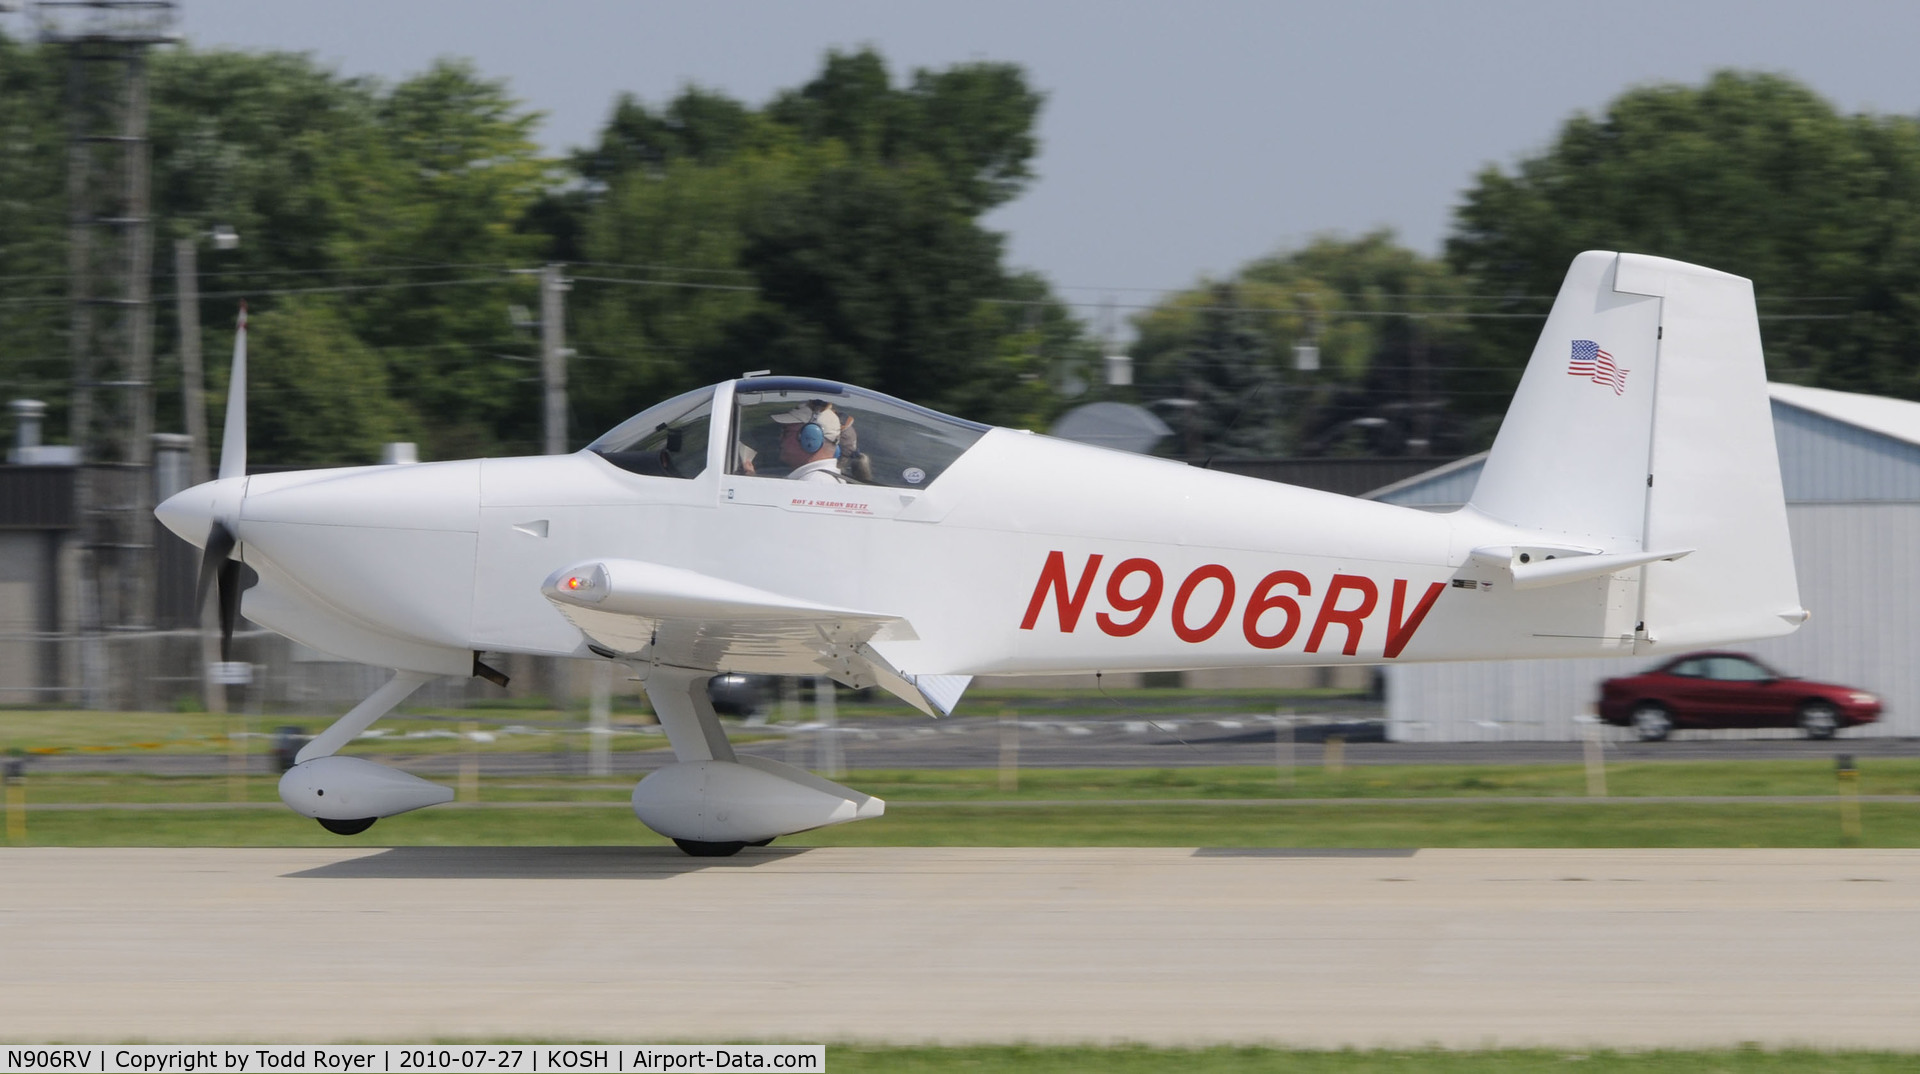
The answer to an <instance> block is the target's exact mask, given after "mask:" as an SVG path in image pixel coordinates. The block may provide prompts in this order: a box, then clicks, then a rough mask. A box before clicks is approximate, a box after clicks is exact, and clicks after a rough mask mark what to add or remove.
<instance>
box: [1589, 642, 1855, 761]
mask: <svg viewBox="0 0 1920 1074" xmlns="http://www.w3.org/2000/svg"><path fill="white" fill-rule="evenodd" d="M1600 718H1601V719H1602V720H1605V721H1606V722H1608V723H1611V724H1617V725H1619V726H1621V727H1631V728H1633V729H1634V730H1635V731H1636V732H1638V733H1639V735H1640V740H1641V741H1642V742H1658V741H1659V740H1661V739H1663V738H1666V737H1667V735H1668V734H1669V733H1671V732H1672V731H1673V730H1674V729H1675V728H1680V727H1798V728H1800V729H1801V730H1802V731H1805V732H1806V733H1807V737H1808V738H1832V737H1833V734H1834V732H1835V731H1838V730H1839V729H1841V728H1842V727H1853V726H1855V725H1857V724H1863V723H1872V722H1874V721H1875V720H1878V719H1879V718H1880V699H1879V698H1877V697H1875V696H1874V695H1872V694H1870V693H1868V692H1866V691H1865V690H1857V689H1854V688H1853V687H1851V686H1835V685H1833V684H1832V683H1825V682H1809V681H1808V680H1806V679H1796V678H1794V677H1793V676H1791V675H1782V674H1781V673H1780V672H1778V671H1775V670H1774V669H1772V668H1770V667H1768V666H1767V665H1765V664H1762V663H1761V662H1760V661H1758V660H1755V659H1754V658H1753V657H1751V656H1746V655H1743V654H1741V653H1688V654H1687V655H1685V656H1677V657H1674V658H1673V659H1672V660H1669V661H1667V662H1666V663H1665V664H1662V665H1660V666H1659V667H1657V668H1654V669H1653V670H1652V671H1648V672H1643V673H1641V674H1639V675H1628V676H1626V677H1625V678H1619V679H1608V680H1606V681H1605V682H1603V683H1601V684H1600Z"/></svg>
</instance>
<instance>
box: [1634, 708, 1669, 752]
mask: <svg viewBox="0 0 1920 1074" xmlns="http://www.w3.org/2000/svg"><path fill="white" fill-rule="evenodd" d="M1633 730H1634V733H1635V734H1637V735H1639V736H1640V741H1642V742H1658V741H1660V740H1661V739H1664V738H1666V737H1667V736H1668V735H1670V734H1672V733H1673V717H1672V716H1671V715H1669V714H1668V713H1667V709H1666V706H1664V705H1656V704H1654V703H1653V702H1651V701H1643V702H1641V703H1640V704H1638V705H1635V706H1634V707H1633Z"/></svg>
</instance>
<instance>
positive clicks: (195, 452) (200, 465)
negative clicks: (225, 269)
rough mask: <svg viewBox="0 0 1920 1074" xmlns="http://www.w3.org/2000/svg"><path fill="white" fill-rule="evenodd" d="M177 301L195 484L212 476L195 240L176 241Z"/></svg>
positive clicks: (183, 406)
mask: <svg viewBox="0 0 1920 1074" xmlns="http://www.w3.org/2000/svg"><path fill="white" fill-rule="evenodd" d="M173 276H174V288H173V291H174V302H175V308H176V311H177V313H178V315H179V319H180V409H181V411H182V412H184V413H185V415H186V424H187V435H188V436H190V437H192V438H193V443H192V444H191V445H189V446H188V448H187V452H188V458H189V459H190V460H191V463H190V468H191V473H190V476H191V477H192V479H193V481H192V483H193V484H195V485H198V484H201V483H203V482H205V481H206V480H207V478H208V477H210V476H212V470H211V469H210V468H209V466H208V464H207V393H206V377H205V375H204V374H203V373H202V372H201V369H200V265H199V258H198V256H197V255H196V253H195V246H194V240H192V239H175V240H173Z"/></svg>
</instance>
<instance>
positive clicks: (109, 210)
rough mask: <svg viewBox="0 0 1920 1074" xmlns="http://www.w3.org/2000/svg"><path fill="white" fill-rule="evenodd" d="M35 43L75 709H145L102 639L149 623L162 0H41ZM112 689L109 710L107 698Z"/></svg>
mask: <svg viewBox="0 0 1920 1074" xmlns="http://www.w3.org/2000/svg"><path fill="white" fill-rule="evenodd" d="M33 14H34V21H35V23H36V24H37V26H38V28H39V32H40V40H41V41H42V42H45V43H47V44H56V45H61V46H64V47H65V49H66V51H67V110H68V134H67V206H68V220H69V231H68V256H67V264H68V274H69V279H70V283H69V287H70V288H71V294H72V300H73V312H72V335H71V345H72V353H73V402H72V407H71V423H72V424H71V428H70V433H71V437H72V440H73V443H74V444H75V446H77V447H78V448H79V449H80V453H81V464H80V470H79V473H78V474H77V475H76V476H77V478H78V480H77V483H76V488H75V498H76V500H77V501H78V502H77V503H76V508H77V511H78V514H79V516H80V527H81V541H80V558H81V572H80V573H81V583H80V588H81V593H80V601H81V632H82V636H83V640H82V656H81V663H82V667H81V676H82V681H83V682H84V683H85V684H86V695H85V697H86V703H87V705H88V707H91V708H101V707H106V706H107V705H108V704H111V703H113V702H114V701H115V700H126V701H131V702H133V703H135V704H139V703H141V702H144V701H146V700H147V699H148V697H147V694H148V688H149V679H150V676H148V675H146V674H143V672H142V668H141V666H140V661H138V660H131V661H126V662H124V672H123V673H122V674H120V675H115V674H114V673H113V669H112V667H111V665H112V663H113V661H112V659H111V654H110V650H109V648H108V645H107V637H108V636H109V635H110V634H112V633H116V632H119V633H126V632H135V631H142V630H145V629H147V628H148V627H149V626H150V624H151V622H152V619H153V611H154V609H153V577H152V575H153V567H154V564H153V526H154V519H153V503H152V500H153V489H152V481H151V476H150V474H149V473H148V470H149V463H150V461H151V458H152V447H151V434H152V432H153V382H152V379H153V374H152V365H153V303H152V288H151V276H152V273H153V220H152V215H151V212H150V209H149V200H148V199H149V189H148V188H149V166H150V164H149V161H150V148H149V146H148V141H147V62H146V60H147V49H148V47H149V46H152V45H156V44H161V43H163V42H168V41H174V40H177V35H175V34H174V33H173V32H172V28H173V22H174V15H175V10H174V4H173V3H172V2H171V0H43V2H41V3H37V4H35V5H34V12H33ZM116 683H117V684H118V685H119V686H120V687H121V689H120V690H119V691H117V692H118V693H120V694H121V695H122V697H121V698H119V699H116V698H114V697H113V696H112V695H113V694H114V693H115V692H116V691H115V690H114V689H113V687H114V686H115V685H116Z"/></svg>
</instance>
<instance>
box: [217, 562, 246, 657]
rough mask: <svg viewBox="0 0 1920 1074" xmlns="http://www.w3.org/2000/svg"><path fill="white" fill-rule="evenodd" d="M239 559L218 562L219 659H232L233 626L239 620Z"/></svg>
mask: <svg viewBox="0 0 1920 1074" xmlns="http://www.w3.org/2000/svg"><path fill="white" fill-rule="evenodd" d="M240 589H241V587H240V561H239V560H237V559H230V560H227V561H226V562H225V563H222V564H220V659H221V660H222V661H229V662H230V661H232V660H233V627H234V624H235V623H237V622H239V621H240Z"/></svg>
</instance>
